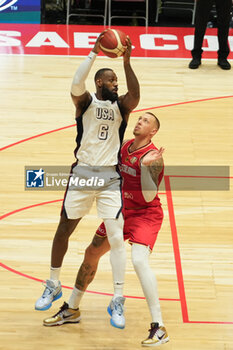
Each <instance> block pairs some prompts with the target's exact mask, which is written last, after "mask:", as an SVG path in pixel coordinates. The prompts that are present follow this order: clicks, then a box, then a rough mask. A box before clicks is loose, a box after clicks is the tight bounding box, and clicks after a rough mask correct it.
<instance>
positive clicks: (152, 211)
mask: <svg viewBox="0 0 233 350" xmlns="http://www.w3.org/2000/svg"><path fill="white" fill-rule="evenodd" d="M123 215H124V221H125V222H124V239H125V240H127V239H128V240H129V243H131V244H132V243H137V244H143V245H146V246H149V248H150V249H151V250H152V249H153V247H154V244H155V242H156V239H157V236H158V232H159V230H160V228H161V225H162V222H163V210H162V208H161V207H160V206H158V207H147V208H144V209H137V210H134V209H124V211H123ZM96 234H97V235H98V236H101V237H105V236H106V230H105V226H104V223H103V222H102V224H100V226H99V227H98V229H97V231H96Z"/></svg>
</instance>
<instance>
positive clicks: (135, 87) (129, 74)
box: [119, 36, 140, 115]
mask: <svg viewBox="0 0 233 350" xmlns="http://www.w3.org/2000/svg"><path fill="white" fill-rule="evenodd" d="M131 51H132V44H131V40H130V38H129V37H128V36H127V49H126V51H125V53H124V55H123V64H124V70H125V77H126V83H127V89H128V92H127V93H126V94H125V95H123V96H120V98H119V100H120V103H121V106H122V107H123V108H124V110H125V111H126V113H128V115H129V113H130V112H131V111H132V110H133V109H134V108H136V107H137V105H138V102H139V99H140V86H139V82H138V79H137V77H136V75H135V73H134V71H133V69H132V67H131V64H130V56H131Z"/></svg>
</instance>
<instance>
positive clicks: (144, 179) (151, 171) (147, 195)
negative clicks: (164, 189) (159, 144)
mask: <svg viewBox="0 0 233 350" xmlns="http://www.w3.org/2000/svg"><path fill="white" fill-rule="evenodd" d="M163 152H164V149H163V148H160V149H159V150H153V151H150V152H149V153H147V154H146V155H145V156H144V157H143V158H142V160H141V186H142V194H143V197H144V199H145V201H146V202H151V201H152V200H153V199H154V198H155V196H156V194H157V190H158V180H159V174H160V173H161V171H162V169H163V158H162V154H163Z"/></svg>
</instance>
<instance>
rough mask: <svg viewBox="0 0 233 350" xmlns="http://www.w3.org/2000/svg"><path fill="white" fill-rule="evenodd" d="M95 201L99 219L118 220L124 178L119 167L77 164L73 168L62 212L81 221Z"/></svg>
mask: <svg viewBox="0 0 233 350" xmlns="http://www.w3.org/2000/svg"><path fill="white" fill-rule="evenodd" d="M94 201H96V207H97V213H98V217H99V218H102V219H116V218H118V216H119V215H120V213H121V210H122V205H123V202H122V196H121V177H120V174H119V173H118V172H117V170H116V166H101V167H97V166H94V167H93V166H89V165H84V164H83V163H81V164H80V163H78V164H77V165H75V166H74V167H73V169H72V172H71V174H70V179H69V182H68V185H67V189H66V193H65V197H64V201H63V210H62V212H65V214H66V216H67V217H68V219H78V218H82V217H83V216H85V215H86V214H88V212H89V211H90V209H91V207H92V205H93V203H94Z"/></svg>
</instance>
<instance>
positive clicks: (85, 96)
mask: <svg viewBox="0 0 233 350" xmlns="http://www.w3.org/2000/svg"><path fill="white" fill-rule="evenodd" d="M101 36H102V33H101V34H100V36H99V37H98V38H97V40H96V43H95V46H94V48H93V49H92V51H91V52H90V53H89V55H88V56H87V57H86V59H85V60H84V61H83V62H82V63H81V65H80V66H79V68H78V69H77V71H76V73H75V75H74V78H73V81H72V85H71V97H72V100H73V102H74V105H75V106H76V116H78V115H79V114H80V112H81V111H82V109H83V108H85V106H87V105H88V103H89V102H90V101H91V95H90V93H89V92H88V91H87V90H86V85H85V80H86V78H87V76H88V74H89V72H90V70H91V67H92V65H93V63H94V62H95V59H96V56H97V55H98V53H99V52H100V44H99V40H100V38H101Z"/></svg>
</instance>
